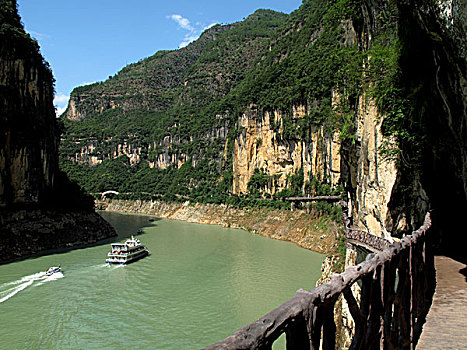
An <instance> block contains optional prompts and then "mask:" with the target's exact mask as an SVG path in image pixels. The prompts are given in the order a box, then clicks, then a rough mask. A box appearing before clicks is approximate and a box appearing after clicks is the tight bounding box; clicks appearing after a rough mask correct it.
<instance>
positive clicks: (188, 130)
mask: <svg viewBox="0 0 467 350" xmlns="http://www.w3.org/2000/svg"><path fill="white" fill-rule="evenodd" d="M1 4H2V7H1V12H0V16H1V18H0V20H1V21H0V25H1V27H0V37H1V39H2V41H1V47H0V89H1V90H0V91H1V94H0V110H1V115H0V118H1V120H0V121H1V123H2V129H1V132H2V133H1V136H2V138H1V140H0V166H1V167H0V175H1V176H0V215H1V216H0V223H1V228H0V229H1V236H2V238H3V239H2V243H1V244H2V245H3V246H1V247H0V249H1V252H2V257H6V259H14V258H18V257H21V256H27V255H30V254H33V253H35V252H37V251H39V250H46V249H50V248H57V247H67V246H71V245H79V244H85V243H90V242H95V241H97V240H99V239H102V238H105V237H109V236H111V235H112V234H113V232H112V229H111V228H110V226H108V224H107V223H105V221H103V220H102V219H101V218H100V217H99V216H98V215H97V214H95V213H94V211H93V209H92V205H93V203H92V201H93V199H100V197H101V195H102V194H103V193H104V192H106V191H109V190H112V191H116V192H118V193H119V194H118V195H117V197H116V198H115V199H113V200H105V201H104V200H102V201H101V202H100V204H101V205H104V206H107V207H110V209H112V208H114V210H117V209H118V210H120V211H127V212H138V211H140V212H147V213H150V214H153V215H158V216H164V217H172V218H184V219H186V220H192V221H196V222H204V221H206V222H207V221H211V220H212V221H216V220H218V221H216V222H214V223H218V224H219V223H220V224H228V223H229V222H230V221H229V220H230V217H229V215H231V213H232V212H235V211H236V210H239V212H241V214H238V212H236V214H235V215H237V214H238V215H241V216H255V215H256V216H262V215H264V216H265V217H266V216H267V215H268V213H270V212H272V211H273V210H277V212H276V211H274V214H273V215H275V216H277V217H279V216H281V215H283V218H285V219H281V220H282V221H284V222H285V224H284V226H283V227H285V229H284V230H287V231H288V232H285V233H284V234H282V232H281V230H280V229H278V230H277V231H279V232H274V230H275V227H274V225H272V226H271V227H272V229H270V232H269V233H268V235H270V236H274V234H276V237H275V238H280V239H285V240H292V241H295V242H297V243H299V244H302V243H300V242H304V243H303V244H302V245H303V246H306V247H307V248H311V249H315V250H320V251H322V252H324V251H326V250H328V251H329V249H330V246H332V245H334V243H335V242H334V240H332V241H329V242H327V243H329V244H321V243H320V238H319V237H320V236H322V235H324V234H325V231H326V230H327V229H328V228H329V227H331V228H333V229H334V230H335V231H332V234H331V235H332V236H333V238H338V237H334V236H339V233H340V232H343V227H342V224H341V229H340V232H339V229H337V228H336V227H337V226H338V225H339V220H340V214H341V209H340V207H339V206H337V205H334V204H332V203H328V202H326V201H316V202H314V203H312V204H311V205H310V206H309V207H307V208H305V205H304V204H300V201H297V203H299V207H300V205H301V206H302V207H301V209H303V211H301V212H298V211H297V212H295V213H294V212H292V211H286V210H288V209H289V208H290V203H289V202H287V198H290V197H298V198H302V197H304V198H309V197H313V196H325V197H329V196H340V197H341V198H342V200H343V202H345V203H346V205H347V207H348V208H349V214H350V215H351V218H349V219H348V220H349V221H348V222H346V224H348V225H347V227H346V229H352V230H356V231H358V232H363V233H364V234H365V235H370V236H371V235H372V236H376V237H377V238H378V239H381V240H384V242H386V244H387V245H389V244H390V243H392V242H397V241H399V240H400V239H402V240H403V242H404V244H405V247H406V246H407V245H408V243H407V242H408V241H410V239H408V238H406V239H404V238H403V237H404V236H405V235H407V234H409V233H411V232H412V231H414V230H416V229H418V228H419V227H421V226H422V224H423V223H424V220H425V214H426V213H427V212H428V211H431V218H430V219H427V221H426V222H427V223H428V222H429V223H430V225H428V224H425V226H422V227H423V230H419V233H420V234H419V236H417V237H421V240H420V241H417V242H416V243H417V244H418V245H417V249H418V248H419V247H421V246H422V245H423V249H425V248H424V247H425V242H428V243H426V244H430V246H433V247H434V248H435V251H436V252H438V253H444V254H446V255H450V256H453V257H456V258H457V259H459V260H460V261H465V259H466V254H465V251H464V250H465V249H464V245H463V244H460V243H459V242H463V241H464V240H465V237H464V235H465V234H464V232H463V231H464V229H463V215H464V214H465V212H466V210H467V113H466V112H467V96H466V95H467V80H466V78H467V60H466V51H467V44H466V41H467V29H466V23H467V18H466V17H467V9H466V5H465V1H456V0H427V1H424V2H423V3H422V2H418V1H415V0H335V1H325V0H303V3H302V5H301V6H300V8H298V9H297V10H296V11H294V12H292V13H291V14H290V15H286V14H282V13H277V12H274V11H270V10H258V11H256V12H255V13H253V14H251V15H250V16H249V17H248V18H246V19H245V20H244V21H241V22H237V23H233V24H227V25H215V26H213V27H211V28H209V29H207V30H206V31H205V32H204V33H203V34H202V35H201V37H200V38H199V39H198V40H196V41H194V42H193V43H191V44H189V45H188V46H187V47H185V48H182V49H179V50H173V51H160V52H157V53H155V54H154V55H153V56H151V57H148V58H146V59H142V60H140V61H139V62H136V63H133V64H130V65H128V66H126V67H124V68H123V69H122V70H121V71H120V72H118V73H117V74H116V75H114V76H111V77H109V79H107V80H106V81H103V82H98V83H94V84H91V85H86V86H81V87H77V88H76V89H75V90H74V91H73V92H72V94H71V97H70V102H69V105H68V108H67V110H66V111H65V112H64V114H63V115H62V116H61V117H60V118H59V119H58V120H56V119H55V114H54V110H53V105H52V98H53V97H52V95H53V85H52V76H51V72H50V69H49V68H48V67H47V64H46V63H45V62H43V59H42V57H41V56H40V54H39V52H38V47H37V44H36V43H35V42H34V41H33V40H31V38H30V37H29V35H28V34H26V33H25V32H24V29H23V28H22V26H21V24H20V20H19V17H18V15H17V13H16V1H14V0H8V1H7V0H3V1H2V2H1ZM60 131H63V132H62V134H61V142H60V147H59V146H58V141H59V140H58V139H59V132H60ZM59 164H60V168H61V169H63V171H64V172H66V175H65V173H64V172H61V171H60V170H59ZM68 178H69V179H71V180H72V181H76V183H77V184H79V186H81V187H79V186H78V185H77V184H76V183H73V182H70V180H68ZM81 188H83V189H84V191H83V190H81ZM86 193H89V194H91V195H93V196H94V198H93V197H91V196H90V195H87V194H86ZM258 208H259V209H258ZM305 209H306V210H307V211H308V212H311V213H312V215H315V217H317V218H322V221H323V222H326V225H323V227H324V226H325V227H324V229H323V230H324V231H323V230H322V231H320V230H319V229H317V230H314V229H313V228H310V229H309V230H306V229H305V228H304V226H305V225H306V224H303V223H302V226H300V227H297V226H295V222H294V223H290V222H287V221H288V220H289V219H290V218H291V217H292V218H293V219H294V220H292V221H295V218H296V217H298V216H300V215H301V214H302V213H303V214H304V215H305ZM284 213H286V214H284ZM289 214H290V215H289ZM203 215H206V216H203ZM223 215H225V216H223ZM271 215H272V214H271ZM294 215H297V216H294ZM212 218H216V220H213V219H212ZM197 220H198V221H197ZM248 220H250V218H248V219H247V220H246V221H245V222H247V223H246V224H243V223H240V224H238V225H239V226H238V227H243V228H246V229H248V227H249V226H247V225H249V223H248ZM297 221H299V220H297ZM250 222H251V221H250ZM284 222H283V223H284ZM298 226H299V225H298ZM428 226H429V229H430V230H431V234H432V236H430V237H431V238H430V239H431V240H432V241H429V240H427V241H425V233H426V232H427V230H428ZM250 228H251V229H252V230H251V231H253V230H256V229H254V228H252V227H250ZM294 230H295V232H293V231H294ZM335 233H336V234H335ZM340 236H342V235H340ZM417 239H418V238H417ZM338 240H339V239H338ZM415 241H416V240H415V239H414V242H415ZM309 242H312V243H310V244H309V245H308V246H307V244H308V243H309ZM420 242H421V243H420ZM320 244H321V246H322V247H320V249H318V246H320ZM361 249H362V247H361V246H359V245H358V243H348V244H347V253H346V254H347V256H346V262H347V265H353V264H355V263H356V262H358V259H359V258H361V255H362V254H360V252H361ZM420 249H421V248H420ZM396 250H397V249H395V250H393V251H396ZM3 252H5V253H3ZM398 252H399V251H398ZM422 252H423V254H422ZM365 253H368V251H366V252H365ZM419 253H420V254H419ZM403 254H406V255H407V256H410V257H412V256H415V257H416V259H419V255H420V256H422V255H424V254H425V250H417V251H416V254H412V250H410V252H409V253H407V252H405V251H404V252H403ZM396 255H397V254H395V253H394V256H396ZM398 259H399V258H398ZM400 259H407V260H406V261H407V264H406V265H410V264H411V263H412V261H411V260H408V259H409V258H408V257H406V256H405V255H404V257H403V258H400ZM420 259H422V258H420ZM422 260H423V259H422ZM400 261H403V260H400ZM404 261H405V260H404ZM414 261H415V260H414ZM386 262H387V264H389V265H391V269H392V270H393V272H394V276H395V274H396V273H399V272H400V271H402V270H401V269H402V268H408V267H407V266H406V265H404V264H403V263H402V262H401V263H400V265H397V264H396V263H392V262H389V260H385V263H386ZM424 262H425V261H424ZM397 263H398V264H399V260H397ZM417 263H419V261H415V262H414V264H417ZM367 265H368V264H367ZM410 266H412V265H410ZM354 270H355V269H354ZM392 270H391V271H392ZM409 270H410V271H409V272H410V273H411V271H412V270H411V267H410V268H409ZM352 271H353V270H352ZM375 271H376V270H375ZM409 272H407V273H409ZM375 273H376V272H375ZM348 275H350V273H348V274H347V275H346V276H348ZM378 278H380V280H378V282H381V275H379V277H378ZM391 278H392V277H391ZM394 278H395V277H394ZM362 279H363V278H362ZM367 280H368V279H367ZM383 281H384V279H383ZM409 282H410V280H408V279H405V280H404V283H408V284H410V283H409ZM362 283H363V282H362ZM326 288H327V287H326ZM417 288H423V286H421V287H417ZM324 289H325V288H321V289H320V290H324ZM393 289H394V288H393ZM345 292H346V293H347V292H348V290H347V291H345ZM299 294H300V293H299ZM302 294H303V295H308V294H307V293H302ZM303 295H302V296H303ZM313 295H314V294H313ZM328 295H329V293H328ZM302 296H300V295H298V297H297V298H296V299H300V298H302ZM303 298H304V297H303ZM336 298H337V297H336ZM352 298H353V297H352ZM352 298H349V299H350V300H351V302H350V303H352ZM357 299H359V294H358V293H357ZM300 300H302V299H300ZM354 301H355V298H354ZM334 302H335V300H333V303H334ZM332 305H333V307H332V308H330V307H328V308H327V309H326V310H325V312H326V322H327V324H328V325H329V324H331V323H333V322H332V321H334V320H335V318H334V315H335V314H334V304H332ZM336 305H337V304H336ZM424 306H425V305H424ZM340 307H341V305H338V306H337V308H336V310H341V309H339V308H340ZM344 308H345V305H344ZM353 311H355V308H354V310H353ZM323 312H324V311H323ZM346 312H347V314H346ZM401 312H402V311H401ZM355 314H358V313H355ZM355 314H354V315H355ZM336 315H337V316H336V317H338V316H343V318H344V321H343V323H344V324H343V325H342V327H344V328H345V327H347V328H346V329H344V330H343V332H342V334H344V333H345V332H347V334H346V335H345V334H344V335H345V336H344V338H346V339H343V340H342V343H343V344H344V343H346V342H347V343H348V340H349V338H350V335H349V334H351V333H352V327H351V323H352V322H349V323H347V324H345V322H346V321H348V320H349V319H350V318H349V317H348V315H349V312H348V310H347V311H345V310H344V311H342V314H341V313H340V311H338V312H336ZM291 319H292V318H291ZM341 321H342V320H341ZM291 322H296V321H295V320H292V321H291ZM297 322H298V321H297ZM304 327H305V326H304V325H303V324H298V328H301V329H302V330H303V328H304ZM334 327H335V326H334ZM330 329H332V327H331V326H330ZM334 330H335V329H334ZM331 333H332V332H331ZM291 334H292V333H291ZM303 334H304V333H303ZM301 340H303V339H301ZM318 341H319V339H318ZM328 344H331V342H330V343H328ZM347 345H348V344H347ZM329 346H330V345H329Z"/></svg>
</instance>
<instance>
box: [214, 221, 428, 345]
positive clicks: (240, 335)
mask: <svg viewBox="0 0 467 350" xmlns="http://www.w3.org/2000/svg"><path fill="white" fill-rule="evenodd" d="M430 227H431V218H430V215H429V214H427V215H426V217H425V223H424V224H423V226H422V227H420V228H419V229H418V230H417V231H415V232H414V233H413V234H412V235H410V236H406V237H404V238H403V239H401V240H400V242H397V243H394V244H391V245H390V246H389V247H388V248H387V249H385V250H383V251H382V252H380V253H378V254H370V255H369V256H368V257H367V259H366V260H365V261H364V262H362V263H361V264H359V265H357V266H352V267H350V268H348V269H347V270H346V271H344V272H343V273H342V274H339V275H334V276H333V277H332V279H331V280H330V281H329V282H327V283H325V284H322V285H321V286H318V287H316V288H314V289H312V290H311V291H305V290H299V291H297V293H296V294H295V296H294V297H293V298H292V299H290V300H289V301H287V302H285V303H284V304H282V305H281V306H279V307H278V308H277V309H275V310H273V311H271V312H270V313H268V314H267V315H266V316H264V317H262V318H260V319H259V320H258V321H256V322H253V323H250V324H248V325H246V326H245V327H243V328H241V329H240V330H238V331H237V332H235V333H234V334H232V335H231V336H229V337H227V338H225V339H224V340H222V341H220V342H218V343H216V344H214V345H211V346H209V347H207V348H206V349H210V350H213V349H271V347H272V344H273V343H274V341H275V340H276V339H277V338H279V336H280V335H281V334H283V333H285V335H286V344H287V349H316V350H317V349H320V347H321V348H322V349H325V350H326V349H335V347H336V324H335V322H334V306H335V303H336V301H337V299H338V298H339V296H340V295H343V296H344V298H345V300H346V301H347V304H348V306H349V310H350V313H351V315H352V318H353V320H354V322H355V332H354V335H353V338H352V343H351V346H350V349H412V348H415V346H416V344H417V342H418V339H419V337H420V334H421V331H422V326H423V324H424V322H425V317H426V315H427V313H428V310H429V308H430V306H431V302H432V297H433V293H434V286H435V276H434V261H433V256H432V254H431V253H430V247H429V244H428V243H427V232H428V231H429V228H430ZM357 281H360V282H359V284H360V285H361V294H360V298H358V297H357V298H356V297H355V296H354V294H353V292H352V289H351V288H352V285H354V284H355V283H356V282H357ZM357 299H360V302H358V301H357Z"/></svg>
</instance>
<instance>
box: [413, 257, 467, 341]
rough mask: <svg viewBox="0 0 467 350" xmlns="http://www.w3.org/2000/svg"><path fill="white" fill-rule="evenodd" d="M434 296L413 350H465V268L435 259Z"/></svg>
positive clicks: (466, 326)
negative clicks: (415, 348)
mask: <svg viewBox="0 0 467 350" xmlns="http://www.w3.org/2000/svg"><path fill="white" fill-rule="evenodd" d="M435 267H436V281H437V285H436V292H435V296H434V299H433V305H432V306H431V310H430V312H429V313H428V317H427V321H426V323H425V326H424V327H423V332H422V335H421V338H420V341H419V344H418V346H417V350H432V349H467V282H466V277H465V276H464V275H462V273H461V272H459V271H460V270H462V269H464V274H465V269H466V266H465V265H464V264H462V263H460V262H457V261H455V260H452V259H450V258H448V257H445V256H436V257H435Z"/></svg>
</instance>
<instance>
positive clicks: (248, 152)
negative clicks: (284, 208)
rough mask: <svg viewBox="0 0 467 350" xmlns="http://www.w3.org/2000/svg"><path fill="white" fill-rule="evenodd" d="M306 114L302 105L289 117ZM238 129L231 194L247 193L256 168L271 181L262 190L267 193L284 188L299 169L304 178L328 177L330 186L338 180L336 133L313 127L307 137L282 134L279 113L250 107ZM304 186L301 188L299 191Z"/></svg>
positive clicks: (280, 113)
mask: <svg viewBox="0 0 467 350" xmlns="http://www.w3.org/2000/svg"><path fill="white" fill-rule="evenodd" d="M305 114H306V107H305V106H298V107H294V108H293V112H292V120H293V121H297V120H299V119H301V118H303V117H304V116H305ZM238 126H239V127H240V130H241V132H240V133H239V135H238V136H237V137H236V139H235V144H234V149H233V156H232V157H233V160H232V162H233V185H232V188H233V190H232V191H233V193H235V194H241V193H248V182H249V181H250V179H251V177H252V176H253V174H254V172H255V170H256V169H259V170H261V171H263V172H264V174H266V175H267V176H268V177H269V178H270V179H271V180H270V181H269V182H268V184H267V185H266V186H265V187H264V188H263V189H262V190H263V191H264V192H265V193H269V194H271V195H274V194H276V193H277V192H280V191H281V190H283V189H285V188H287V187H288V185H289V184H288V179H289V177H290V176H291V175H295V174H297V173H299V172H300V171H303V174H304V179H303V180H304V181H303V183H304V184H305V183H306V182H310V181H311V179H312V178H313V177H317V178H318V179H319V180H322V179H323V178H326V179H328V182H329V183H330V184H331V185H332V186H337V184H338V183H339V180H340V140H339V132H332V133H329V134H326V133H325V132H324V128H323V127H322V126H321V127H317V128H316V130H313V132H312V133H311V137H310V140H309V141H307V140H303V139H301V138H299V137H284V125H283V112H281V111H274V112H267V111H266V112H264V113H262V114H261V113H259V112H258V110H256V109H254V108H250V109H249V110H248V111H246V112H245V113H243V114H242V115H241V117H240V118H239V120H238ZM303 190H304V189H302V191H303Z"/></svg>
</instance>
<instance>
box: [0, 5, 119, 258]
mask: <svg viewBox="0 0 467 350" xmlns="http://www.w3.org/2000/svg"><path fill="white" fill-rule="evenodd" d="M0 41H1V46H0V123H1V125H2V129H1V137H0V223H1V225H0V233H1V237H2V240H1V244H0V256H1V258H0V260H2V261H3V260H8V259H11V258H17V257H21V256H24V255H28V254H31V253H33V252H37V251H39V250H43V249H50V248H58V247H62V246H64V245H67V244H73V243H76V242H86V241H96V240H97V239H101V238H104V237H108V236H110V235H112V234H114V231H113V229H112V228H111V227H110V225H108V224H107V223H106V222H105V221H103V220H102V219H101V218H100V217H99V216H98V215H97V214H95V213H94V212H93V210H92V202H89V198H87V197H86V196H84V195H83V194H82V193H81V192H80V189H79V188H77V187H76V185H73V184H71V183H70V182H69V180H68V179H67V178H66V176H65V175H64V174H63V173H61V172H60V171H59V168H58V135H59V134H58V126H57V122H56V118H55V110H54V107H53V102H52V101H53V78H52V73H51V71H50V69H49V68H48V65H47V64H46V63H45V62H44V61H43V58H42V56H41V55H40V54H39V51H38V50H39V49H38V46H37V43H36V42H34V41H33V40H32V39H31V38H30V37H29V35H28V34H26V33H25V32H24V29H23V27H22V25H21V23H20V18H19V16H18V14H17V11H16V1H13V0H9V1H7V0H5V1H1V2H0ZM57 208H60V209H57ZM26 209H27V210H26ZM70 217H73V218H72V219H70ZM41 223H43V224H44V225H45V226H46V228H45V229H43V228H44V226H41ZM40 227H42V228H40ZM65 232H66V233H65Z"/></svg>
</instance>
